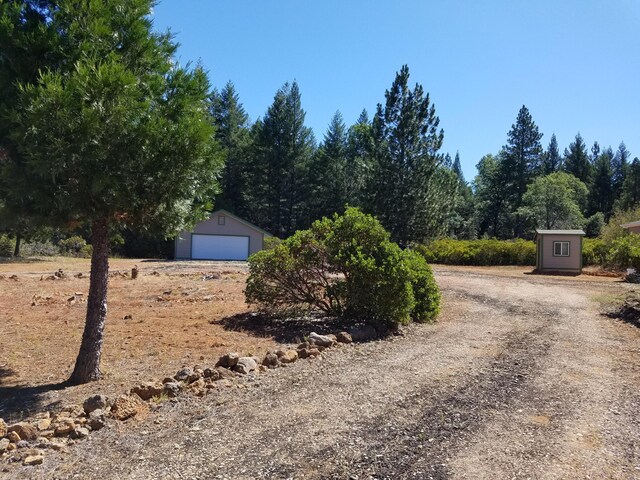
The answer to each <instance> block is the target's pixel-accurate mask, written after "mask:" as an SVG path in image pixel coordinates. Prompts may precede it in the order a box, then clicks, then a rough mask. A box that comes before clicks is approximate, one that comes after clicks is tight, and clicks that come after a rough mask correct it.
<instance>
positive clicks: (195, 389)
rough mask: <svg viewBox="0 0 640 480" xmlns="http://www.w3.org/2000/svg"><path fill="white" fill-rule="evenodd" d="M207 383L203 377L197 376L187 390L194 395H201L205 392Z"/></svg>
mask: <svg viewBox="0 0 640 480" xmlns="http://www.w3.org/2000/svg"><path fill="white" fill-rule="evenodd" d="M206 388H207V385H206V383H205V381H204V378H199V379H198V380H196V381H195V382H193V383H191V384H190V385H189V391H190V392H191V393H192V394H194V395H195V396H196V397H202V396H203V395H204V394H205V393H206Z"/></svg>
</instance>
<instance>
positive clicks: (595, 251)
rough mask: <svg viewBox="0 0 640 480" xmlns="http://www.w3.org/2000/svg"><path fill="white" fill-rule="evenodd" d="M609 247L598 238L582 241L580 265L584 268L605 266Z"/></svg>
mask: <svg viewBox="0 0 640 480" xmlns="http://www.w3.org/2000/svg"><path fill="white" fill-rule="evenodd" d="M608 253H609V245H608V244H607V243H605V242H604V240H602V239H600V238H583V239H582V264H583V265H584V266H591V265H602V266H605V265H606V264H607V255H608Z"/></svg>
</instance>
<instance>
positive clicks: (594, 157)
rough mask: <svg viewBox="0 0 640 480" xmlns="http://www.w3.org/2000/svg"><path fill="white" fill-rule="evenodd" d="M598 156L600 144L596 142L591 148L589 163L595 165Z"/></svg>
mask: <svg viewBox="0 0 640 480" xmlns="http://www.w3.org/2000/svg"><path fill="white" fill-rule="evenodd" d="M599 156H600V144H599V143H598V142H593V146H592V147H591V162H592V163H593V164H594V165H595V163H596V161H597V160H598V157H599Z"/></svg>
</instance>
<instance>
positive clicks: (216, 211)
mask: <svg viewBox="0 0 640 480" xmlns="http://www.w3.org/2000/svg"><path fill="white" fill-rule="evenodd" d="M218 213H223V214H225V215H227V216H229V217H231V218H233V219H235V220H237V221H238V222H240V223H243V224H244V225H246V226H247V227H249V228H253V229H254V230H257V231H258V232H260V233H262V234H264V235H265V236H266V237H272V236H273V235H271V234H270V233H269V232H267V231H265V230H263V229H261V228H260V227H258V226H257V225H254V224H253V223H251V222H247V221H246V220H244V219H242V218H240V217H239V216H237V215H234V214H233V213H231V212H230V211H228V210H225V209H224V208H220V209H218V210H215V211H213V212H211V215H209V218H213V216H214V215H216V214H218Z"/></svg>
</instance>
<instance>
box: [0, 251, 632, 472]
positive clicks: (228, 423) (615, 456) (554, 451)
mask: <svg viewBox="0 0 640 480" xmlns="http://www.w3.org/2000/svg"><path fill="white" fill-rule="evenodd" d="M127 262H129V263H127ZM127 262H124V261H123V264H122V267H120V268H124V267H125V264H126V267H127V268H129V265H130V261H127ZM139 265H140V264H139ZM165 265H166V269H165V270H162V268H164V266H165ZM52 266H53V264H52ZM2 267H7V266H2ZM206 267H207V269H206V270H207V271H208V270H209V269H212V268H214V267H212V266H211V264H207V265H206ZM11 268H17V269H18V271H19V268H20V267H19V266H18V267H15V266H11ZM29 268H31V267H29ZM55 268H57V265H55ZM63 268H64V267H63ZM182 268H188V269H191V268H193V269H195V270H200V271H204V270H202V268H201V267H200V266H197V265H195V264H187V265H186V266H184V267H182V266H180V264H177V263H176V264H172V263H168V264H156V265H149V266H147V265H144V266H143V269H144V270H146V272H144V273H145V274H144V275H143V276H142V277H141V279H143V282H147V283H146V287H145V286H144V285H145V284H144V283H143V282H139V283H136V282H138V281H136V282H133V281H131V280H126V279H119V278H115V279H114V280H113V281H112V287H114V286H118V285H120V291H119V292H118V293H116V291H115V288H114V289H112V291H111V299H112V303H111V307H110V308H111V310H110V321H111V322H112V323H113V324H118V323H119V322H120V321H121V320H119V318H121V317H120V316H121V315H125V314H126V313H128V312H129V310H130V309H131V308H134V307H132V306H130V305H127V303H126V302H125V303H120V304H118V302H119V301H120V300H118V296H119V295H120V294H122V295H126V294H127V292H130V291H131V289H133V288H137V289H140V290H139V291H138V295H140V294H141V293H142V292H145V291H146V292H147V293H146V294H145V295H146V296H145V297H144V299H143V300H139V305H137V306H136V307H135V308H137V309H138V310H133V320H134V321H135V320H136V318H137V316H138V315H139V316H140V318H142V319H143V320H144V322H143V324H142V325H144V324H145V323H146V324H147V325H146V326H141V327H137V329H136V330H135V331H136V332H138V333H139V334H140V335H143V334H144V333H145V332H146V333H148V332H150V331H153V332H154V333H153V334H152V335H149V336H145V337H144V339H141V340H135V341H136V342H138V343H136V348H135V349H131V350H126V351H127V352H128V353H129V354H130V355H131V354H132V352H133V355H134V356H133V357H127V356H126V355H124V354H122V353H121V351H120V350H118V348H121V349H125V348H129V345H130V344H125V339H126V337H124V338H120V337H121V333H117V332H123V331H124V329H125V328H126V327H125V326H120V327H119V329H120V330H118V329H117V328H116V326H115V325H114V326H112V327H109V328H111V330H110V331H108V332H107V335H111V336H112V337H114V338H112V339H110V340H109V339H108V340H107V344H106V345H105V353H106V363H107V365H109V371H110V372H111V373H110V374H111V375H113V376H114V378H115V377H118V378H119V380H118V381H121V382H126V379H127V378H128V377H127V375H129V376H130V375H134V372H135V370H136V369H142V370H143V371H144V372H145V373H144V374H143V375H141V376H143V377H144V376H145V375H146V374H147V373H148V371H147V370H145V368H146V366H145V365H146V364H147V362H154V361H156V360H157V359H155V357H154V356H152V357H150V358H151V359H152V360H148V359H149V357H146V356H145V348H149V347H150V345H157V342H158V341H160V342H161V343H162V344H163V345H164V344H166V345H167V346H166V347H163V348H165V349H166V350H167V352H171V351H173V352H174V353H177V354H178V355H179V356H180V355H181V356H180V358H179V359H178V360H175V359H174V360H170V353H167V355H166V358H167V362H170V361H173V362H176V363H175V365H177V364H178V363H181V362H184V361H189V360H190V361H191V363H197V362H195V359H197V358H199V355H203V353H202V352H205V351H206V352H213V350H212V349H215V348H218V347H212V346H211V345H210V344H209V343H210V342H213V341H214V338H215V339H217V338H225V337H224V335H225V334H227V335H234V337H233V338H231V337H229V338H228V339H227V340H225V341H227V342H232V341H235V339H237V340H238V341H239V342H243V341H244V342H247V343H245V345H247V348H255V349H257V348H260V347H263V348H268V347H269V345H273V344H274V343H275V340H276V338H275V337H277V338H280V337H281V336H282V335H284V333H283V332H285V333H286V330H284V331H277V330H274V331H272V332H269V331H263V332H258V333H259V334H268V335H271V336H270V337H269V336H268V337H267V338H256V335H257V333H256V332H255V329H254V330H253V331H251V332H246V331H245V332H236V331H230V330H228V328H229V327H228V326H227V329H225V325H227V324H226V323H224V322H222V323H220V322H218V323H216V322H214V324H210V323H209V322H208V320H209V318H210V317H209V315H211V316H213V315H216V317H215V318H218V319H220V318H222V319H224V318H225V315H227V316H229V315H232V314H233V313H234V312H232V311H229V310H225V311H224V312H223V311H219V310H223V309H224V308H225V307H224V306H223V305H224V304H220V305H218V306H217V307H216V309H215V310H214V309H213V308H212V309H211V310H205V307H206V306H209V305H210V304H209V303H201V304H198V307H196V306H195V305H189V306H188V307H186V306H185V307H184V308H185V309H187V310H185V311H180V310H176V309H177V308H178V307H179V306H180V304H177V303H175V304H170V305H167V306H165V302H158V301H156V300H155V299H156V297H158V296H160V295H163V290H168V289H173V290H174V291H177V289H178V288H179V286H180V283H179V282H180V281H184V280H180V279H184V278H189V277H180V276H179V275H180V274H181V269H182ZM216 268H218V267H217V266H216ZM219 268H221V269H222V270H225V269H227V270H229V271H231V270H232V268H231V267H224V266H222V265H220V266H219ZM236 268H237V270H236V271H235V272H234V273H226V274H223V275H222V278H221V279H219V280H217V282H218V283H217V284H215V283H213V282H216V281H213V280H212V281H202V280H201V279H198V278H197V277H194V278H193V283H192V284H190V285H192V286H196V285H198V286H202V288H207V289H212V290H213V291H214V293H210V294H212V295H213V294H221V293H220V292H218V291H217V289H220V290H222V291H223V293H225V292H226V294H227V295H229V297H228V298H229V299H231V298H237V306H238V308H242V309H244V306H242V304H241V302H240V299H239V297H234V295H236V296H239V295H241V294H240V292H241V285H242V281H243V280H242V278H243V277H242V268H241V267H240V266H237V267H236ZM51 270H52V269H51V268H50V269H48V270H44V271H46V272H50V271H51ZM69 270H71V267H69ZM153 270H156V271H157V272H158V273H160V276H159V277H157V276H152V275H150V273H151V272H153ZM435 270H436V276H437V280H438V283H439V285H440V286H441V288H442V291H443V295H444V299H443V311H442V314H441V316H440V318H439V321H438V322H437V323H436V324H434V325H415V326H412V327H410V328H408V329H406V330H405V331H404V334H403V335H401V336H396V337H392V338H390V339H386V340H381V341H375V342H369V343H366V344H358V345H350V346H344V347H340V348H335V349H332V350H330V351H328V353H326V354H324V355H323V358H320V359H316V360H305V361H299V362H297V363H295V364H293V365H292V366H290V367H289V368H281V369H277V370H274V371H269V372H267V373H265V374H259V375H255V376H254V375H250V376H247V377H246V378H245V386H246V388H243V389H234V390H230V389H229V390H221V391H219V392H216V394H215V395H208V396H206V397H204V398H202V399H198V398H194V397H190V396H181V397H179V398H178V399H177V400H175V401H168V402H165V403H163V404H162V405H161V407H160V408H159V410H158V411H157V412H156V413H153V414H151V415H149V417H147V418H146V419H143V420H138V421H134V422H132V423H125V424H120V425H117V426H115V427H113V428H109V429H103V430H101V431H99V432H96V433H94V434H92V435H91V436H90V437H89V439H87V440H85V441H82V442H80V443H79V444H77V445H75V446H74V447H73V448H72V449H71V453H70V454H67V455H63V454H53V453H52V454H47V458H46V461H45V463H44V464H43V465H41V466H37V467H29V468H26V467H20V468H19V469H16V470H12V471H11V472H10V473H9V475H11V476H12V477H11V478H43V479H44V478H46V479H50V478H59V479H66V478H89V479H98V478H100V479H102V478H105V475H107V476H108V478H110V479H161V478H175V479H209V478H220V479H255V478H269V479H273V478H278V479H280V478H282V479H284V478H292V479H293V478H295V479H298V478H329V479H345V478H349V479H351V478H353V479H360V480H361V479H373V478H375V479H387V478H388V479H398V478H401V479H404V478H417V479H449V478H451V479H561V478H562V479H640V417H639V416H638V411H639V409H640V389H639V388H638V385H640V330H639V329H638V328H636V327H635V326H632V325H630V324H627V323H624V322H621V321H619V320H615V319H612V318H609V317H606V316H603V315H601V314H600V313H599V312H600V309H601V304H600V302H602V301H603V300H606V299H611V298H616V297H618V296H620V295H622V294H624V293H625V292H626V291H627V290H628V289H630V288H633V287H630V286H628V285H625V284H622V283H620V282H618V281H617V280H616V279H595V280H594V279H593V278H591V277H589V278H586V279H585V278H584V277H583V276H581V277H551V276H539V275H526V274H525V272H524V271H518V270H517V269H508V268H507V269H480V268H453V267H435ZM5 272H6V270H5ZM5 272H2V273H4V274H5V275H6V273H5ZM18 275H19V277H20V278H19V280H18V283H20V282H23V283H24V287H23V289H22V290H20V289H16V287H15V286H13V287H11V288H13V289H14V296H13V297H12V296H10V295H9V296H7V295H6V294H5V286H7V285H10V283H9V280H2V281H1V282H2V283H0V288H1V289H2V293H1V294H0V302H2V310H1V312H2V313H1V315H3V319H2V324H1V325H0V328H1V329H2V330H0V352H3V353H2V355H0V358H2V357H4V356H5V354H4V352H5V351H6V350H5V348H6V347H7V345H9V346H11V347H12V349H13V352H12V355H13V356H11V357H10V361H9V362H8V364H9V365H8V368H9V369H12V370H13V369H17V370H19V369H20V368H25V367H26V368H27V371H26V372H20V373H19V374H20V377H18V378H22V379H23V381H27V382H28V381H29V379H30V378H37V379H40V380H42V381H47V378H48V377H47V375H49V374H51V372H52V371H53V370H54V369H57V370H55V371H56V372H63V373H66V372H68V371H69V368H70V366H69V365H70V363H71V362H72V360H73V358H72V357H73V355H71V357H69V356H68V355H67V357H68V358H66V360H64V361H63V360H62V357H64V355H62V356H60V355H59V353H58V352H57V351H56V349H57V347H58V343H59V342H60V341H64V342H66V341H67V337H70V336H71V333H73V334H74V337H73V338H70V339H68V343H70V344H71V345H72V347H77V345H78V341H79V340H78V339H79V331H78V332H75V333H74V331H72V330H69V329H68V331H67V333H66V336H65V335H62V334H61V335H60V336H59V337H56V340H55V341H54V340H52V341H51V345H50V347H49V348H50V349H49V350H47V349H46V348H43V347H42V346H40V347H38V349H37V350H33V351H31V350H29V348H36V347H33V346H30V345H28V344H29V343H30V342H25V340H24V339H23V340H22V341H20V340H19V339H18V340H16V339H12V340H9V344H8V343H7V340H6V338H7V334H9V336H14V335H18V336H19V335H24V334H27V333H29V332H30V330H29V328H28V327H23V326H22V323H24V320H22V318H23V317H21V315H22V313H21V312H26V311H29V309H28V308H26V307H25V306H24V305H23V306H20V307H18V306H17V305H15V304H17V303H19V302H20V301H24V300H25V299H26V300H27V301H30V295H32V294H33V293H28V292H31V291H32V290H33V289H35V288H37V286H38V285H40V284H41V283H42V282H41V283H39V282H40V281H39V276H38V275H37V274H33V275H32V276H33V277H34V278H33V279H31V280H29V279H26V278H25V279H22V278H21V277H22V276H27V275H26V274H22V275H21V274H20V273H18ZM194 275H195V274H194ZM198 275H200V274H198ZM225 278H227V279H229V281H228V283H229V287H228V288H229V290H224V288H225V287H223V285H224V279H225ZM139 280H140V279H139ZM43 282H45V281H43ZM63 282H64V281H61V282H60V283H59V284H58V283H55V282H54V283H53V284H52V285H65V284H64V283H63ZM155 282H157V283H155ZM165 282H167V283H170V282H175V283H171V285H170V286H169V287H167V286H166V283H165ZM210 282H211V283H210ZM234 282H235V286H233V287H232V286H231V285H232V284H234ZM209 285H212V286H211V287H210V286H209ZM213 285H215V286H213ZM70 287H71V285H70ZM29 288H30V289H31V290H29ZM43 288H44V287H43ZM51 288H54V287H51ZM74 288H75V286H74V287H72V288H70V289H66V287H65V289H64V290H63V289H62V288H61V289H60V292H64V295H67V294H68V293H69V292H70V291H71V290H73V289H74ZM20 292H22V293H20ZM233 292H236V293H233ZM71 293H73V292H71ZM174 294H175V293H172V294H171V295H174ZM55 298H57V297H55ZM20 299H22V300H20ZM212 301H213V300H212ZM5 305H6V306H7V307H8V308H9V311H10V314H9V318H11V320H10V321H8V322H6V321H5V318H6V317H4V316H6V315H7V313H6V307H5ZM29 305H30V304H29ZM34 308H39V307H34ZM58 308H64V307H56V310H50V311H51V312H54V311H55V312H58V313H53V314H52V315H51V317H46V316H45V315H43V314H41V316H40V317H38V316H32V317H31V320H32V321H33V320H34V319H37V318H40V320H39V321H40V322H45V321H51V320H45V319H49V318H57V320H56V322H57V323H56V325H57V327H56V328H50V329H49V330H48V334H51V335H55V334H57V331H58V330H57V329H58V328H63V325H64V326H65V327H66V325H67V324H65V323H64V320H63V318H64V317H65V315H63V313H61V312H64V310H57V309H58ZM75 308H76V306H75V305H73V306H71V307H69V313H68V315H71V312H74V311H75ZM181 308H182V307H181ZM196 308H200V309H201V310H202V315H203V316H202V317H198V318H195V319H194V318H190V316H195V315H196V314H195V313H185V312H186V311H192V310H195V309H196ZM12 309H13V310H12ZM163 309H164V310H163ZM44 311H45V312H46V311H47V310H46V309H45V310H44ZM116 312H117V313H116ZM145 312H146V313H145ZM151 312H153V314H152V313H151ZM162 312H165V316H168V317H170V318H171V319H172V320H173V321H172V322H170V321H167V320H166V318H165V317H162V316H161V313H162ZM178 312H181V313H178ZM240 312H242V310H240ZM31 315H33V314H31ZM74 315H75V317H77V319H76V320H74V322H76V323H78V325H80V322H81V317H82V315H81V314H80V313H79V312H78V313H74ZM151 315H153V317H152V316H151ZM151 318H153V319H154V320H153V322H156V321H158V322H163V328H157V327H154V326H153V325H151V324H152V323H153V322H152V320H151ZM16 323H18V324H20V325H15V324H16ZM69 323H71V321H70V322H69ZM184 323H186V324H187V325H189V327H190V328H192V329H195V330H198V331H199V332H198V335H193V333H192V334H191V337H193V338H190V337H189V335H184V336H182V335H180V334H179V332H180V330H181V329H180V327H177V325H181V326H182V324H184ZM232 323H233V322H232ZM240 324H241V325H242V323H240ZM7 325H8V326H7ZM234 325H235V327H237V326H238V324H237V323H236V324H234ZM247 325H250V324H247ZM76 328H79V327H78V326H76ZM129 328H132V327H129ZM296 328H297V326H296ZM236 329H237V328H236ZM31 331H33V334H35V333H36V332H37V331H39V329H38V330H35V331H34V330H33V326H31ZM132 331H133V330H132ZM160 333H163V334H164V335H165V338H163V339H161V340H158V339H157V336H158V335H159V334H160ZM183 333H186V332H183ZM204 333H210V334H211V337H210V338H208V340H207V341H206V342H204V341H203V339H202V338H200V337H202V336H203V335H204ZM175 335H178V337H179V338H183V337H184V338H183V340H181V341H180V342H178V341H176V340H170V339H171V338H173V337H174V336H175ZM129 336H131V335H129ZM235 336H237V337H235ZM34 338H35V339H36V340H37V339H40V341H39V342H36V344H37V345H39V344H40V343H43V342H42V341H41V340H42V338H43V336H42V335H41V336H40V337H38V336H36V337H34ZM44 338H46V337H44ZM107 338H108V337H107ZM280 339H281V340H283V339H282V338H280ZM128 340H129V342H131V341H132V340H134V339H133V338H131V339H128ZM30 341H33V339H31V340H30ZM215 341H218V340H215ZM221 341H222V340H221ZM56 342H58V343H56ZM64 342H63V343H64ZM190 342H193V343H190ZM251 342H256V343H255V344H252V343H251ZM171 343H176V344H177V345H176V346H171V345H170V344H171ZM239 344H240V345H242V343H239ZM116 345H117V348H116ZM254 345H255V346H254ZM190 346H191V348H189V347H190ZM72 347H69V348H71V350H73V348H72ZM107 347H109V348H110V349H111V352H110V353H108V352H107ZM196 347H197V348H196ZM171 349H175V350H171ZM223 349H226V350H228V349H229V348H228V347H224V348H223ZM71 350H70V351H71ZM25 352H28V353H29V354H31V355H32V358H31V359H30V360H29V361H27V362H26V363H19V362H23V360H22V359H20V358H19V357H20V355H21V354H24V353H25ZM49 352H50V353H49ZM189 354H190V355H191V357H187V355H189ZM207 354H208V353H207ZM40 355H41V356H42V357H40ZM50 355H51V358H50ZM74 355H75V352H74ZM161 355H162V357H163V358H164V356H165V354H164V353H161ZM156 356H157V355H156ZM58 357H60V358H58ZM34 359H35V360H34ZM3 362H4V360H3ZM39 362H42V363H44V364H46V367H39V366H38V365H40V364H41V363H39ZM65 362H66V363H65ZM121 362H122V364H123V365H124V364H134V363H139V364H138V365H137V366H130V367H124V366H120V365H121ZM167 367H168V365H167ZM129 368H130V370H129ZM154 368H160V369H164V366H163V365H162V362H160V363H158V364H155V365H154ZM166 370H169V371H171V370H172V368H167V369H166ZM43 371H46V374H45V373H40V372H43ZM116 372H124V374H122V373H116ZM127 372H128V373H127ZM32 375H33V377H32ZM120 375H123V376H122V377H120ZM54 377H55V375H54ZM55 378H56V379H58V378H59V376H58V377H55ZM135 378H137V377H135ZM5 381H11V382H13V383H12V384H15V383H16V375H15V374H12V375H10V376H7V377H5V378H3V379H2V382H3V385H5V383H4V382H5ZM48 381H52V379H49V380H48ZM107 382H109V380H107ZM113 383H116V382H113ZM107 386H108V384H106V383H105V384H104V385H102V387H103V388H105V387H107ZM3 388H4V387H3ZM83 393H86V392H83ZM60 394H61V395H62V394H66V391H64V392H61V393H60ZM0 416H1V414H0ZM1 476H2V473H0V477H1Z"/></svg>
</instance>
